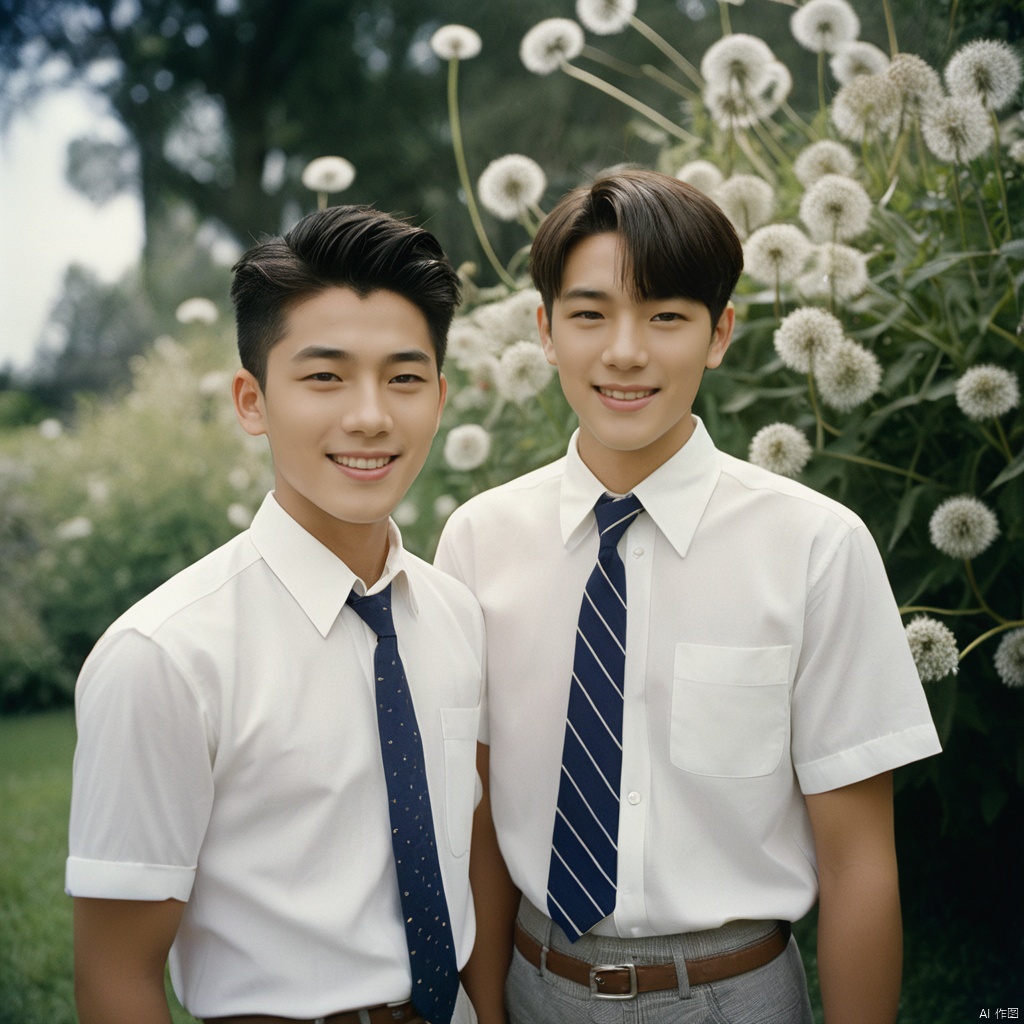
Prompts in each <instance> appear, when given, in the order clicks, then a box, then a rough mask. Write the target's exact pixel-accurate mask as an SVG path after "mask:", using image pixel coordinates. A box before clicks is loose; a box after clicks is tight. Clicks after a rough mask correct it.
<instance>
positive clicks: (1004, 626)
mask: <svg viewBox="0 0 1024 1024" xmlns="http://www.w3.org/2000/svg"><path fill="white" fill-rule="evenodd" d="M1018 626H1024V619H1017V621H1016V622H1009V621H1007V620H1005V619H1004V620H1003V621H1002V622H1000V623H999V625H998V626H993V627H992V628H991V629H990V630H989V631H988V632H987V633H982V634H981V636H977V637H975V638H974V639H973V640H972V641H971V642H970V643H969V644H968V645H967V646H966V647H965V648H964V649H963V650H962V651H961V652H960V660H961V661H963V660H964V658H966V657H967V655H968V654H970V653H971V651H973V650H974V648H975V647H980V646H981V645H982V644H983V643H984V642H985V641H986V640H990V639H991V638H992V637H994V636H998V635H999V634H1000V633H1005V632H1006V631H1007V630H1008V629H1016V628H1017V627H1018Z"/></svg>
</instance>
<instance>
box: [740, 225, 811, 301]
mask: <svg viewBox="0 0 1024 1024" xmlns="http://www.w3.org/2000/svg"><path fill="white" fill-rule="evenodd" d="M810 255H811V243H810V241H808V238H807V236H806V235H805V234H804V233H803V232H802V231H801V230H800V229H799V228H798V227H797V226H796V225H795V224H766V225H765V226H764V227H763V228H758V229H757V230H756V231H755V232H754V233H753V234H752V235H751V236H750V237H749V238H748V239H747V240H746V242H745V243H744V245H743V267H744V269H745V270H746V272H747V273H748V274H749V275H750V276H751V277H752V278H754V280H756V281H761V282H763V283H764V284H770V285H773V286H778V285H780V284H790V283H792V282H793V281H795V280H796V279H797V277H799V275H800V274H801V273H802V272H803V269H804V265H805V264H806V263H807V260H808V259H809V258H810Z"/></svg>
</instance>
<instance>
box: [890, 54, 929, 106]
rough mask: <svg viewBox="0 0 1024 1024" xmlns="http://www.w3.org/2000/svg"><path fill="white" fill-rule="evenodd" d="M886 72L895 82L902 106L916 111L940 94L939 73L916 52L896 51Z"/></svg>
mask: <svg viewBox="0 0 1024 1024" xmlns="http://www.w3.org/2000/svg"><path fill="white" fill-rule="evenodd" d="M886 74H887V75H888V76H889V78H891V79H892V80H893V81H894V82H895V83H896V86H897V88H898V89H899V91H900V97H901V99H902V102H903V106H904V107H905V108H908V109H910V110H913V111H915V112H917V113H919V112H920V111H921V110H922V109H923V108H924V107H925V106H926V105H927V104H928V103H930V102H931V101H932V100H937V99H940V98H941V96H942V82H941V81H940V80H939V73H938V72H937V71H936V70H935V68H933V67H932V66H931V64H929V63H928V62H927V61H925V60H922V59H921V58H920V57H918V56H917V55H916V54H913V53H897V54H896V56H895V57H893V58H892V60H891V61H889V67H888V70H887V71H886Z"/></svg>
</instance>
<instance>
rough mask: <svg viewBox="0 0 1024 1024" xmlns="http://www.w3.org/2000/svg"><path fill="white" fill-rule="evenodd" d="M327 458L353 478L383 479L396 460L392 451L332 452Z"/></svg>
mask: <svg viewBox="0 0 1024 1024" xmlns="http://www.w3.org/2000/svg"><path fill="white" fill-rule="evenodd" d="M327 458H328V459H329V460H330V461H331V462H332V463H333V464H334V465H335V466H336V467H337V468H338V470H339V471H340V472H342V473H344V474H345V476H347V477H350V478H351V479H353V480H362V481H366V482H371V481H374V480H383V479H384V477H386V476H387V475H388V474H389V473H390V472H391V470H392V469H393V468H394V465H395V463H396V462H397V461H398V456H397V455H396V454H394V453H393V452H334V453H331V454H329V455H328V456H327Z"/></svg>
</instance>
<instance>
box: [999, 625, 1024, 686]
mask: <svg viewBox="0 0 1024 1024" xmlns="http://www.w3.org/2000/svg"><path fill="white" fill-rule="evenodd" d="M994 661H995V666H996V672H998V673H999V678H1000V679H1002V681H1003V682H1004V683H1005V684H1006V685H1007V686H1012V687H1018V686H1024V629H1012V630H1010V632H1009V633H1007V634H1006V635H1005V636H1004V637H1003V639H1002V640H1000V641H999V646H998V647H997V648H996V656H995V659H994Z"/></svg>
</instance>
